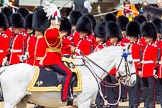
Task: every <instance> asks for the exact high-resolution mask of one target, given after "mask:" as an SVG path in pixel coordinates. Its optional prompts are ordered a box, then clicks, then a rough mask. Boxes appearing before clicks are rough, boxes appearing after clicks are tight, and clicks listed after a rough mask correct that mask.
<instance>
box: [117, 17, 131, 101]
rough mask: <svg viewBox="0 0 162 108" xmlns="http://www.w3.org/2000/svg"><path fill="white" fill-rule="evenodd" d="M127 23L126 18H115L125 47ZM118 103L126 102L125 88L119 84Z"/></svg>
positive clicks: (126, 42) (127, 40)
mask: <svg viewBox="0 0 162 108" xmlns="http://www.w3.org/2000/svg"><path fill="white" fill-rule="evenodd" d="M128 23H129V19H128V18H127V17H126V16H123V15H122V16H119V17H118V18H117V24H119V26H120V28H121V31H122V36H123V38H122V40H121V42H122V44H124V45H127V44H128V43H129V39H128V36H127V34H126V27H127V25H128ZM120 101H122V102H125V101H127V90H126V86H125V85H123V84H121V97H120Z"/></svg>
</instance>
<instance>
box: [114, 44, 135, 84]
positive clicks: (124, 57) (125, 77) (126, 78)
mask: <svg viewBox="0 0 162 108" xmlns="http://www.w3.org/2000/svg"><path fill="white" fill-rule="evenodd" d="M128 49H129V47H128ZM130 54H131V53H129V52H126V50H125V49H123V54H122V58H121V60H120V63H119V65H118V68H117V74H119V75H118V77H119V80H120V82H123V83H126V82H128V81H129V80H130V78H131V76H132V75H134V74H136V73H135V72H134V73H131V72H130V69H129V66H128V60H127V58H128V56H129V55H130ZM123 60H124V62H125V66H124V67H125V72H126V74H125V75H121V72H120V71H119V68H120V66H121V63H122V61H123Z"/></svg>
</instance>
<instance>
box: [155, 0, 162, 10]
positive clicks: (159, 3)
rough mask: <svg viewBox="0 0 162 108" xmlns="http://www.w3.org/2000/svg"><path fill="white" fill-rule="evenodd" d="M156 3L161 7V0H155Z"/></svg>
mask: <svg viewBox="0 0 162 108" xmlns="http://www.w3.org/2000/svg"><path fill="white" fill-rule="evenodd" d="M156 4H157V6H158V7H159V8H162V0H157V2H156Z"/></svg>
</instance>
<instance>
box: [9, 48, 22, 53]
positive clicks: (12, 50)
mask: <svg viewBox="0 0 162 108" xmlns="http://www.w3.org/2000/svg"><path fill="white" fill-rule="evenodd" d="M11 52H15V53H16V52H22V50H14V49H11Z"/></svg>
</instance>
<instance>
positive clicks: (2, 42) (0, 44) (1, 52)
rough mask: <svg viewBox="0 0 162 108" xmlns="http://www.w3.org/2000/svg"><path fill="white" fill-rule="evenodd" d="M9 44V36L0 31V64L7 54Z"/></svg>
mask: <svg viewBox="0 0 162 108" xmlns="http://www.w3.org/2000/svg"><path fill="white" fill-rule="evenodd" d="M8 44H9V43H8V36H7V35H6V34H5V33H4V32H2V33H0V65H2V62H3V59H4V58H5V56H6V54H7V50H8Z"/></svg>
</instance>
